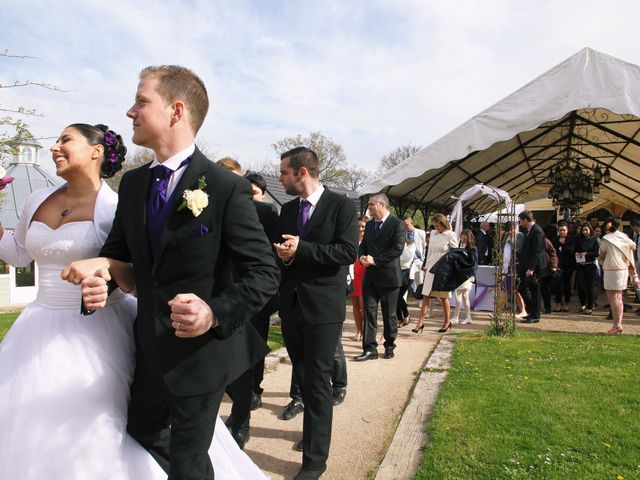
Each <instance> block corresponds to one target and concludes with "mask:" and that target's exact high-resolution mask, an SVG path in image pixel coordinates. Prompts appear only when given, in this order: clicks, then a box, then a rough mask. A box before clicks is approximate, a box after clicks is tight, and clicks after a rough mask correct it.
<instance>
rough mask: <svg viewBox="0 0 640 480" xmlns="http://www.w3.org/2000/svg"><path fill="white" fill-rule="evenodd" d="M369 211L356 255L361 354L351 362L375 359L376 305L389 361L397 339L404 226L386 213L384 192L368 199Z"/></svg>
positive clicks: (376, 343) (386, 205) (376, 350)
mask: <svg viewBox="0 0 640 480" xmlns="http://www.w3.org/2000/svg"><path fill="white" fill-rule="evenodd" d="M369 212H370V213H371V216H372V217H373V219H372V220H370V221H369V222H368V223H367V226H366V227H365V229H364V238H363V239H362V242H360V248H359V250H358V255H359V256H360V263H362V265H364V266H365V267H366V270H365V271H364V280H363V281H362V296H363V300H364V324H363V327H364V335H363V337H362V349H363V352H362V354H360V355H358V356H357V357H355V360H356V361H358V362H362V361H365V360H370V359H375V358H378V342H377V340H376V337H377V335H378V302H380V306H381V309H382V322H383V332H384V358H387V359H389V358H393V356H394V353H393V351H394V349H395V348H396V337H397V336H398V319H397V317H396V307H397V305H398V293H399V292H400V287H401V286H402V270H401V268H400V255H401V254H402V250H403V249H404V238H405V225H404V223H403V222H402V221H401V220H400V219H399V218H397V217H393V216H391V214H390V212H389V199H388V198H387V196H386V195H385V194H384V193H378V194H377V195H373V196H372V197H371V198H369Z"/></svg>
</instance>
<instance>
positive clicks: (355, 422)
mask: <svg viewBox="0 0 640 480" xmlns="http://www.w3.org/2000/svg"><path fill="white" fill-rule="evenodd" d="M601 300H604V298H603V299H601ZM626 300H627V301H629V302H630V301H631V298H630V297H628V298H627V299H626ZM632 306H633V307H634V309H635V308H637V306H638V305H632ZM577 307H578V306H577V305H573V310H572V312H576V310H577ZM410 310H411V315H412V317H413V318H414V319H417V317H418V309H417V305H416V304H415V303H413V304H412V305H411V306H410ZM572 312H569V313H554V314H549V315H543V318H542V320H541V322H540V323H538V324H533V325H523V324H521V325H520V328H521V329H522V330H523V331H529V330H530V331H540V330H547V331H566V332H584V333H604V332H606V330H608V329H609V327H610V325H611V322H610V321H608V320H606V319H605V317H606V315H607V312H604V311H602V310H596V311H595V312H594V313H593V314H592V315H580V314H577V313H572ZM473 317H474V323H473V324H472V325H464V326H456V328H454V330H453V334H454V335H455V334H456V333H459V332H464V331H478V330H483V329H484V328H485V327H486V326H487V325H488V323H489V312H474V315H473ZM441 322H442V317H441V315H440V314H439V311H438V309H436V312H435V317H434V318H431V319H429V320H428V322H427V327H426V328H425V330H424V333H423V334H414V333H412V332H411V331H410V329H411V328H412V326H413V325H415V320H414V323H413V324H412V325H409V326H407V327H403V328H401V329H400V330H399V335H398V340H397V348H396V351H395V353H396V356H395V357H394V358H393V359H391V360H385V359H382V358H380V359H378V360H369V361H366V362H362V363H360V362H354V361H353V357H354V356H355V355H358V354H359V353H361V347H360V345H359V344H357V343H356V342H355V341H353V340H351V337H352V336H353V334H354V333H355V325H354V323H353V320H352V317H351V312H350V311H348V312H347V321H346V323H345V327H344V335H343V337H344V338H343V343H344V349H345V354H346V356H347V368H348V375H349V386H348V389H347V390H348V393H347V397H346V399H345V401H344V403H343V404H342V405H340V406H338V407H336V409H335V411H334V422H333V436H332V444H331V453H330V456H329V463H328V469H327V472H326V473H325V474H324V475H323V477H322V478H323V479H326V480H331V479H335V480H356V479H357V480H367V479H372V478H374V477H376V474H377V473H378V472H377V471H378V468H379V467H380V464H381V462H382V460H383V458H384V457H385V454H386V453H387V449H388V448H389V445H390V444H391V442H392V440H393V439H394V434H395V433H396V429H397V428H398V424H399V422H400V419H401V417H402V415H403V413H404V412H405V407H406V406H407V404H408V402H409V399H410V398H411V396H412V394H413V392H414V388H415V387H416V381H417V379H418V377H419V375H420V373H421V371H422V368H423V367H424V366H425V365H426V362H427V361H428V360H429V357H430V356H431V353H432V352H433V351H434V349H435V348H436V345H437V344H438V341H439V339H440V338H441V334H438V333H436V330H437V328H439V327H440V324H441ZM624 329H625V334H627V333H629V334H635V335H638V334H640V316H638V315H636V314H634V313H633V312H627V314H625V320H624ZM447 343H448V342H447ZM379 350H380V352H381V351H382V348H381V347H379ZM280 353H281V354H282V352H280ZM281 356H282V357H286V356H285V355H284V354H282V355H281ZM290 377H291V365H290V364H288V363H279V364H275V366H273V367H271V369H270V370H269V371H268V372H267V374H266V375H265V379H264V382H263V387H264V388H265V392H264V394H263V396H262V401H263V407H262V408H260V409H258V410H256V411H255V412H253V415H252V419H251V438H250V440H249V441H248V442H247V445H246V447H245V451H246V452H247V453H248V454H249V456H250V457H251V458H252V459H253V460H254V462H256V464H258V465H259V466H260V467H261V468H262V469H263V471H265V472H266V473H267V474H268V475H270V476H271V478H272V479H273V480H280V479H291V478H293V476H294V475H295V474H296V473H297V471H298V470H299V468H300V462H301V459H302V454H301V453H300V452H296V451H295V450H294V449H293V447H294V445H295V444H296V443H297V442H298V441H299V440H300V439H301V438H302V414H301V415H298V416H297V417H296V418H294V419H293V420H289V421H284V420H281V419H280V418H279V416H280V414H281V413H282V411H283V409H284V407H285V406H286V405H287V403H288V402H289V381H290ZM419 391H425V392H427V393H428V391H429V388H426V389H424V388H421V387H420V388H416V393H418V392H419ZM425 395H426V394H425ZM419 400H420V399H418V401H419ZM414 402H415V399H414ZM229 410H230V404H229V403H228V400H225V402H224V403H223V405H222V406H221V409H220V413H221V415H222V416H223V417H225V418H226V416H227V415H228V413H229ZM407 412H408V413H410V414H411V415H416V413H415V410H414V409H412V408H409V409H407ZM411 412H412V413H411ZM420 415H422V416H421V417H420V418H425V415H427V414H426V413H425V412H422V413H420ZM405 423H406V422H405ZM405 432H408V433H405ZM414 436H415V432H414V433H411V432H409V431H408V430H405V429H403V428H400V429H399V430H398V437H399V438H395V440H394V445H395V446H394V447H393V448H396V449H397V448H400V449H402V448H403V445H406V448H408V449H413V450H414V451H415V450H419V448H420V447H421V446H422V445H420V444H418V445H417V446H416V444H415V442H416V440H415V438H413V437H414ZM420 441H421V440H418V442H420ZM398 445H399V446H400V447H398ZM401 453H402V452H400V455H401ZM390 456H391V457H394V458H396V457H397V458H402V457H401V456H400V457H398V456H397V455H396V453H395V452H393V455H390ZM407 461H408V460H407ZM383 470H386V471H383ZM405 470H406V469H405ZM398 473H400V472H398ZM383 474H384V475H385V476H383ZM403 476H404V475H403ZM378 478H393V474H391V475H390V474H389V467H388V464H385V466H384V468H382V469H381V471H380V475H379V477H378ZM398 478H400V476H399V477H398ZM407 478H409V477H407Z"/></svg>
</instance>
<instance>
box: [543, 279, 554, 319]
mask: <svg viewBox="0 0 640 480" xmlns="http://www.w3.org/2000/svg"><path fill="white" fill-rule="evenodd" d="M552 284H553V275H545V276H544V277H542V279H541V282H540V295H541V296H542V305H544V311H545V312H550V311H551V286H552Z"/></svg>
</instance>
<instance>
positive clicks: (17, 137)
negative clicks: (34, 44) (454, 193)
mask: <svg viewBox="0 0 640 480" xmlns="http://www.w3.org/2000/svg"><path fill="white" fill-rule="evenodd" d="M0 58H18V59H21V60H39V58H38V57H32V56H29V55H15V54H12V53H9V51H8V50H3V51H0ZM21 87H39V88H46V89H47V90H54V91H57V92H64V90H62V89H61V88H59V87H56V86H55V85H51V84H49V83H44V82H33V81H31V80H16V81H14V82H10V83H0V90H1V89H8V88H21ZM0 112H1V114H2V116H1V117H0V157H2V156H3V155H4V154H7V153H13V152H14V151H15V150H14V149H15V145H16V143H20V142H21V141H23V140H25V139H26V138H27V136H28V135H29V132H28V127H29V126H28V124H27V123H26V121H25V118H28V117H39V116H42V114H40V113H38V111H37V110H36V109H34V108H26V107H22V106H7V105H4V104H3V103H1V102H0Z"/></svg>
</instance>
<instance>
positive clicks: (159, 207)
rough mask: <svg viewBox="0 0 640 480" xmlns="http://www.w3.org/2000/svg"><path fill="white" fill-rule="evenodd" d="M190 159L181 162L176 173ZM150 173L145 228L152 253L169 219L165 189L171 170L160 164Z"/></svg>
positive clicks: (167, 185)
mask: <svg viewBox="0 0 640 480" xmlns="http://www.w3.org/2000/svg"><path fill="white" fill-rule="evenodd" d="M190 159H191V157H189V158H187V159H186V160H183V161H182V163H181V164H180V166H179V167H178V168H177V169H176V171H178V170H180V169H181V168H182V167H183V166H185V165H187V164H188V163H189V160H190ZM152 171H153V180H152V181H151V187H150V188H149V201H148V203H147V228H148V231H149V243H150V245H151V249H152V251H153V249H155V247H156V244H157V243H158V238H160V232H161V231H162V229H163V227H164V224H165V223H166V221H167V218H169V213H171V212H170V209H166V206H167V202H168V201H169V198H167V188H168V187H169V179H170V178H171V175H172V174H173V170H171V169H170V168H168V167H165V166H164V165H162V164H160V165H156V166H155V167H153V169H152ZM174 194H175V192H174Z"/></svg>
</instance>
